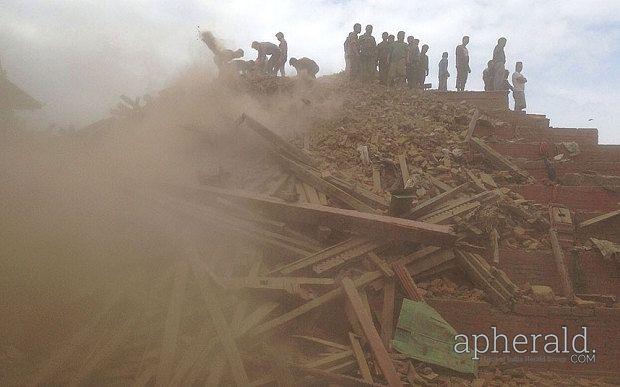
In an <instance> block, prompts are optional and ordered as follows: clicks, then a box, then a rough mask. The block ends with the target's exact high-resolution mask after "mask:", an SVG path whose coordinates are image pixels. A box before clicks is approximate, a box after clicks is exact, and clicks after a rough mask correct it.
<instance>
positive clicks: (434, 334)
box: [392, 298, 477, 374]
mask: <svg viewBox="0 0 620 387" xmlns="http://www.w3.org/2000/svg"><path fill="white" fill-rule="evenodd" d="M456 335H457V332H456V330H454V328H452V326H450V324H448V323H447V322H446V320H444V319H443V318H442V317H441V315H440V314H439V313H437V311H436V310H435V309H433V308H432V307H430V306H429V305H428V304H426V303H424V302H417V301H412V300H409V299H407V298H404V299H403V305H402V307H401V309H400V316H399V317H398V325H397V326H396V332H395V333H394V340H392V346H393V348H394V349H396V350H397V351H398V352H400V353H402V354H405V355H407V356H408V357H410V358H412V359H416V360H419V361H423V362H426V363H431V364H436V365H439V366H442V367H446V368H449V369H452V370H455V371H458V372H462V373H466V374H475V373H476V367H477V363H476V362H475V361H474V360H473V359H472V358H471V354H467V353H463V354H459V353H456V352H454V344H455V336H456Z"/></svg>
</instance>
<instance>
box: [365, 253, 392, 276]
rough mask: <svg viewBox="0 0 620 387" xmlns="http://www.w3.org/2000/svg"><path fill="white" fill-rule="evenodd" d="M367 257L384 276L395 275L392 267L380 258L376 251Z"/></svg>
mask: <svg viewBox="0 0 620 387" xmlns="http://www.w3.org/2000/svg"><path fill="white" fill-rule="evenodd" d="M366 256H368V259H370V261H371V262H372V263H373V264H374V265H375V266H377V269H379V270H381V272H382V273H383V275H384V276H386V277H392V276H393V275H394V270H392V268H391V267H390V265H389V264H388V263H387V262H385V261H384V260H383V259H382V258H381V257H379V256H378V255H377V254H376V253H375V252H374V251H371V252H369V253H368V254H366Z"/></svg>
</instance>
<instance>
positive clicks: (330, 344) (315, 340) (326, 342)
mask: <svg viewBox="0 0 620 387" xmlns="http://www.w3.org/2000/svg"><path fill="white" fill-rule="evenodd" d="M291 337H295V338H298V339H303V340H307V341H310V342H313V343H317V344H321V345H325V346H327V347H332V348H336V349H338V350H340V351H349V350H351V348H349V347H348V346H346V345H343V344H339V343H335V342H333V341H329V340H325V339H321V338H318V337H312V336H304V335H291Z"/></svg>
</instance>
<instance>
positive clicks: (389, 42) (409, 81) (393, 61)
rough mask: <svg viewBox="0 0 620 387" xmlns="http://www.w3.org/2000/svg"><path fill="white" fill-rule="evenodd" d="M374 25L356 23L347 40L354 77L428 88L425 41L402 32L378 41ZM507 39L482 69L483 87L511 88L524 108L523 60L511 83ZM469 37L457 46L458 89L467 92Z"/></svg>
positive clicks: (444, 67) (444, 85) (443, 68)
mask: <svg viewBox="0 0 620 387" xmlns="http://www.w3.org/2000/svg"><path fill="white" fill-rule="evenodd" d="M372 30H373V27H372V25H370V24H369V25H367V26H366V29H365V32H364V33H363V34H362V26H361V24H359V23H355V24H354V25H353V31H352V32H350V33H349V35H348V36H347V38H346V40H345V42H344V59H345V72H346V74H347V75H348V77H349V79H351V80H361V81H372V80H374V79H375V77H377V75H378V79H379V81H380V82H381V83H383V84H385V85H389V86H403V85H407V86H408V87H410V88H421V89H424V88H427V87H429V85H427V84H426V77H427V76H428V55H427V53H428V50H429V46H428V45H427V44H424V45H422V46H421V47H420V40H419V39H416V38H414V37H413V36H408V37H407V39H406V40H405V32H404V31H399V32H398V33H397V34H396V38H395V37H394V35H390V34H389V33H388V32H384V33H382V34H381V39H382V40H381V42H379V43H378V44H377V43H376V41H375V38H374V37H373V36H372ZM506 42H507V40H506V38H500V39H499V40H498V43H497V46H495V49H494V50H493V59H492V60H490V61H489V62H488V66H487V68H486V69H485V70H484V72H483V80H484V85H485V86H484V90H485V91H494V90H505V91H512V92H513V97H514V100H515V110H516V111H522V110H523V109H525V107H526V104H525V83H526V82H527V79H526V78H525V77H524V76H523V75H522V74H521V71H522V70H523V63H522V62H517V64H516V66H515V72H514V73H513V75H512V85H511V84H510V82H509V81H508V77H509V75H510V72H509V71H508V70H506V54H505V52H504V48H505V47H506ZM468 44H469V36H463V39H462V41H461V44H459V45H458V46H457V47H456V50H455V58H456V90H457V91H465V85H466V83H467V78H468V76H469V74H470V73H471V68H470V66H469V51H468V49H467V45H468ZM449 77H450V73H449V71H448V53H447V52H444V53H443V54H442V57H441V60H440V61H439V73H438V78H439V85H438V90H439V91H447V90H448V78H449Z"/></svg>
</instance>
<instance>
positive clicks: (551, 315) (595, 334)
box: [428, 299, 620, 373]
mask: <svg viewBox="0 0 620 387" xmlns="http://www.w3.org/2000/svg"><path fill="white" fill-rule="evenodd" d="M428 302H429V304H430V305H431V306H433V308H435V309H436V310H437V311H438V312H439V313H440V314H441V315H442V317H443V318H444V319H445V320H446V321H448V322H449V323H450V324H451V325H452V326H453V327H454V328H455V329H456V330H457V331H458V332H459V333H463V334H467V335H472V334H480V333H484V334H487V335H489V336H490V337H491V338H492V335H493V333H492V331H491V328H490V327H491V326H496V327H497V331H498V333H504V334H506V335H507V336H509V337H514V336H515V335H517V334H525V335H529V334H546V333H552V334H556V335H559V337H561V336H562V328H561V327H562V326H567V327H568V330H569V335H571V332H578V331H580V328H581V326H586V327H588V347H589V348H590V349H595V350H596V362H595V363H591V364H572V363H570V362H569V361H568V358H567V355H559V357H557V359H559V360H565V361H564V362H557V361H554V362H545V363H540V362H528V363H518V364H515V365H519V366H525V367H530V368H538V367H542V368H548V369H568V370H571V371H583V372H589V371H605V372H614V373H618V372H620V371H619V370H618V359H619V358H620V336H619V335H618V328H620V326H619V325H620V323H619V322H620V308H613V309H611V308H592V309H586V308H574V307H553V306H542V305H516V306H515V308H514V312H511V313H504V312H502V311H500V310H498V309H496V308H494V307H492V306H491V305H490V304H488V303H484V302H471V301H455V300H437V299H435V300H428ZM540 349H541V346H539V350H540ZM513 355H518V354H513ZM525 355H527V354H524V355H521V356H525ZM530 356H536V355H530Z"/></svg>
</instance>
